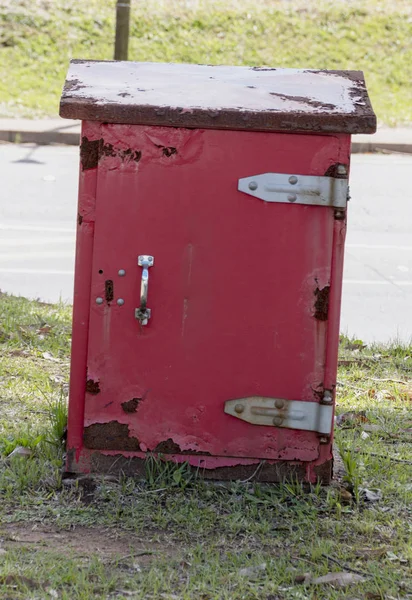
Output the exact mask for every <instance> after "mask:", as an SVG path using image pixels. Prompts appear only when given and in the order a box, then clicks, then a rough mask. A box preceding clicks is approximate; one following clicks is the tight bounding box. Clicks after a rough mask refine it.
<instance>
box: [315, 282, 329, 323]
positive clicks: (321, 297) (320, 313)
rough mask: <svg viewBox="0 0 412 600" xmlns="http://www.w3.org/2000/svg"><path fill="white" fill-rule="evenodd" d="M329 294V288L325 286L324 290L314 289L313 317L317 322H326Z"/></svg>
mask: <svg viewBox="0 0 412 600" xmlns="http://www.w3.org/2000/svg"><path fill="white" fill-rule="evenodd" d="M329 292H330V286H329V285H326V286H325V287H324V288H322V289H319V288H316V290H315V292H314V294H315V298H316V299H315V314H314V317H315V319H317V320H318V321H327V320H328V311H329Z"/></svg>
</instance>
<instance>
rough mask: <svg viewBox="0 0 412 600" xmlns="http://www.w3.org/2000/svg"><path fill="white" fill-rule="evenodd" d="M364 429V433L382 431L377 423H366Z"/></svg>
mask: <svg viewBox="0 0 412 600" xmlns="http://www.w3.org/2000/svg"><path fill="white" fill-rule="evenodd" d="M362 429H363V430H364V431H382V428H381V426H380V425H377V424H376V423H365V424H364V425H362Z"/></svg>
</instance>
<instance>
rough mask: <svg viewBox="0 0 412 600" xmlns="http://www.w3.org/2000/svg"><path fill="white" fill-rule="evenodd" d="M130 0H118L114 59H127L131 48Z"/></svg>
mask: <svg viewBox="0 0 412 600" xmlns="http://www.w3.org/2000/svg"><path fill="white" fill-rule="evenodd" d="M129 22H130V0H117V3H116V39H115V44H114V60H127V56H128V48H129Z"/></svg>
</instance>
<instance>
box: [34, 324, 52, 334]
mask: <svg viewBox="0 0 412 600" xmlns="http://www.w3.org/2000/svg"><path fill="white" fill-rule="evenodd" d="M51 329H52V327H51V325H43V327H40V328H39V329H38V330H37V332H36V333H39V334H42V335H47V334H48V333H50V331H51Z"/></svg>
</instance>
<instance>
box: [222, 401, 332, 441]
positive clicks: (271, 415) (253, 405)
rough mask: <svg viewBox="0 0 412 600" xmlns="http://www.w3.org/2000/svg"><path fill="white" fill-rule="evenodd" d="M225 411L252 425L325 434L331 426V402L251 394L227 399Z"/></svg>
mask: <svg viewBox="0 0 412 600" xmlns="http://www.w3.org/2000/svg"><path fill="white" fill-rule="evenodd" d="M225 413H226V414H228V415H232V416H233V417H237V418H238V419H242V420H243V421H247V422H248V423H252V424H253V425H268V426H272V427H286V428H288V429H303V430H305V431H317V432H318V433H322V434H325V435H330V434H331V433H332V428H333V406H332V404H329V405H328V404H318V403H317V402H306V401H301V400H285V399H283V398H265V397H263V396H250V397H248V398H238V399H237V400H227V401H226V402H225Z"/></svg>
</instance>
